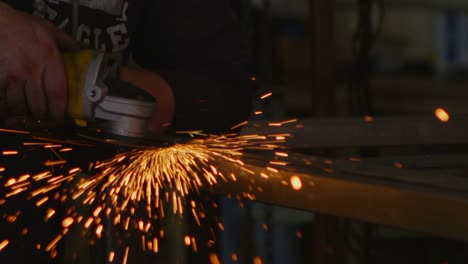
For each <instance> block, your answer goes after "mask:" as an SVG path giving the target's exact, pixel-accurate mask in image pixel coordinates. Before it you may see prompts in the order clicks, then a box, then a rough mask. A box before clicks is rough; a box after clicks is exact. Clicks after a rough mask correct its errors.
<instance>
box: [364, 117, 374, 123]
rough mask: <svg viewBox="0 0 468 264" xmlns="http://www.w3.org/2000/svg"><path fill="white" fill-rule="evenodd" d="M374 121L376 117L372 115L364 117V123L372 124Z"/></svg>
mask: <svg viewBox="0 0 468 264" xmlns="http://www.w3.org/2000/svg"><path fill="white" fill-rule="evenodd" d="M373 121H374V117H373V116H370V115H366V116H364V122H367V123H370V122H373Z"/></svg>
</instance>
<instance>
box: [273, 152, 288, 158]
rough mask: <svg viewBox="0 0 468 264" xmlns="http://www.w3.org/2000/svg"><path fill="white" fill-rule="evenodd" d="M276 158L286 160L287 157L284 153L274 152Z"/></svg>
mask: <svg viewBox="0 0 468 264" xmlns="http://www.w3.org/2000/svg"><path fill="white" fill-rule="evenodd" d="M275 155H276V156H279V157H283V158H287V157H288V156H289V155H288V153H286V152H275Z"/></svg>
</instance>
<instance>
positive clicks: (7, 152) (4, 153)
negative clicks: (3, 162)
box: [2, 150, 18, 156]
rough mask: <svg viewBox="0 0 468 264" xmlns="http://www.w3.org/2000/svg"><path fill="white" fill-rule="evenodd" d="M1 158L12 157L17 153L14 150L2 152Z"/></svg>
mask: <svg viewBox="0 0 468 264" xmlns="http://www.w3.org/2000/svg"><path fill="white" fill-rule="evenodd" d="M2 154H3V156H12V155H18V151H16V150H4V151H2Z"/></svg>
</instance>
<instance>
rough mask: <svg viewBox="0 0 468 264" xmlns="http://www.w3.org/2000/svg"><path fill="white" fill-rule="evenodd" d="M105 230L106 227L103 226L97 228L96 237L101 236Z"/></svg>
mask: <svg viewBox="0 0 468 264" xmlns="http://www.w3.org/2000/svg"><path fill="white" fill-rule="evenodd" d="M103 228H104V227H103V226H102V225H98V227H97V228H96V235H97V236H101V234H102V229H103Z"/></svg>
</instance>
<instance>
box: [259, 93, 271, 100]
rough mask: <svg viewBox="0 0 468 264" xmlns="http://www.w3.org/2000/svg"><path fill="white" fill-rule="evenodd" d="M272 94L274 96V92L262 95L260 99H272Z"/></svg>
mask: <svg viewBox="0 0 468 264" xmlns="http://www.w3.org/2000/svg"><path fill="white" fill-rule="evenodd" d="M272 94H273V93H272V92H269V93H266V94H264V95H262V96H261V97H260V98H261V99H266V98H268V97H270V96H271V95H272Z"/></svg>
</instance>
